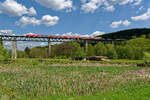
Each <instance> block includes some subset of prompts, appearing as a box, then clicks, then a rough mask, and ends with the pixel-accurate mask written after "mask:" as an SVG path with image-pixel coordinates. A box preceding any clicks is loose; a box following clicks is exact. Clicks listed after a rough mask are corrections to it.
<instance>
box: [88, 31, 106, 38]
mask: <svg viewBox="0 0 150 100" xmlns="http://www.w3.org/2000/svg"><path fill="white" fill-rule="evenodd" d="M103 34H105V32H100V31H96V32H94V33H92V34H91V36H92V37H96V36H99V35H103Z"/></svg>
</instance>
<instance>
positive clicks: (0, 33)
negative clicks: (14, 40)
mask: <svg viewBox="0 0 150 100" xmlns="http://www.w3.org/2000/svg"><path fill="white" fill-rule="evenodd" d="M0 35H15V34H13V31H12V30H0Z"/></svg>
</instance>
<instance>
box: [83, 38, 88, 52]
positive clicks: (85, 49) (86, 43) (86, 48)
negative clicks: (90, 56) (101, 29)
mask: <svg viewBox="0 0 150 100" xmlns="http://www.w3.org/2000/svg"><path fill="white" fill-rule="evenodd" d="M84 45H85V47H84V51H85V53H87V52H88V40H85V44H84Z"/></svg>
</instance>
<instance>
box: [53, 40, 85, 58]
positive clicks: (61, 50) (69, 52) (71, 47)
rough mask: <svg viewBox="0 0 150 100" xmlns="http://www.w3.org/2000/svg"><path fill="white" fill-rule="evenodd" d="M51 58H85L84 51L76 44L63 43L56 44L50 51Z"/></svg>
mask: <svg viewBox="0 0 150 100" xmlns="http://www.w3.org/2000/svg"><path fill="white" fill-rule="evenodd" d="M52 53H53V57H61V56H66V57H67V58H70V57H71V58H74V57H85V55H86V54H85V53H84V50H83V49H82V48H81V47H80V44H79V43H77V42H65V43H62V44H56V45H54V46H53V49H52Z"/></svg>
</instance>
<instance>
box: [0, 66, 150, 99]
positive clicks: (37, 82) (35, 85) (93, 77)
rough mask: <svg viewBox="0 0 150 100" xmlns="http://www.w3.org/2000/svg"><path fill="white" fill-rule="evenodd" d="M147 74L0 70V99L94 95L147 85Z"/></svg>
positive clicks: (43, 68)
mask: <svg viewBox="0 0 150 100" xmlns="http://www.w3.org/2000/svg"><path fill="white" fill-rule="evenodd" d="M149 72H150V69H149V68H145V69H141V68H138V67H132V66H128V67H116V66H109V67H107V66H104V67H94V66H90V67H88V66H76V67H75V66H67V67H65V66H53V67H52V66H22V67H11V66H9V67H0V95H1V97H3V98H4V97H8V98H11V99H13V98H14V99H17V98H18V100H19V98H20V99H21V98H28V99H31V100H32V99H33V98H42V97H53V96H54V97H57V96H66V97H67V96H69V97H75V96H85V95H94V94H98V93H105V92H107V91H117V90H118V89H125V88H129V87H134V86H141V85H143V84H147V83H149V80H150V79H149V78H148V76H144V75H149ZM60 100H61V99H60Z"/></svg>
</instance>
